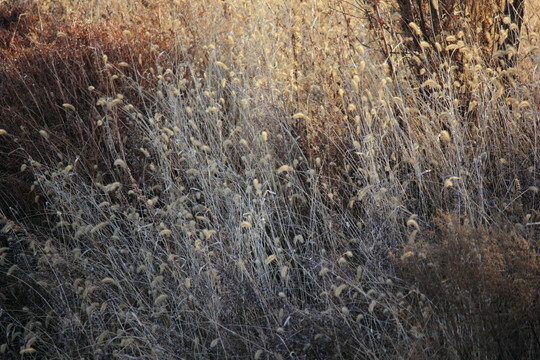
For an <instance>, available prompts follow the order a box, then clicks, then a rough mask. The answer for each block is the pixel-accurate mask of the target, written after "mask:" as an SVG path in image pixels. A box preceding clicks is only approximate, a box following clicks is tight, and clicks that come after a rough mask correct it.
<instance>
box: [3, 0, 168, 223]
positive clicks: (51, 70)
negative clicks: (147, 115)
mask: <svg viewBox="0 0 540 360" xmlns="http://www.w3.org/2000/svg"><path fill="white" fill-rule="evenodd" d="M57 16H58V14H52V13H44V12H40V13H39V12H38V9H37V5H36V4H34V3H30V2H17V3H16V4H15V5H13V4H12V5H8V4H6V3H3V4H2V5H0V63H1V64H2V67H1V68H0V118H1V119H2V124H1V126H0V128H3V129H5V130H6V131H7V132H8V134H9V135H8V136H4V137H3V139H2V140H3V141H2V143H1V144H0V157H2V159H3V161H2V163H1V164H0V212H2V213H4V214H6V215H7V216H13V213H12V212H11V211H8V208H9V207H10V206H11V207H13V204H17V205H16V206H18V207H19V209H17V211H18V212H21V213H25V214H27V216H31V215H32V214H33V213H35V212H36V211H39V209H38V208H37V207H36V205H35V204H33V198H34V197H33V196H29V195H28V194H30V186H31V184H32V177H31V176H30V175H29V174H22V175H21V173H20V167H21V164H22V163H23V161H24V160H26V159H28V158H29V157H31V158H33V159H35V160H38V161H40V162H46V163H49V164H56V162H57V161H58V160H59V159H58V158H57V157H56V154H57V153H58V152H60V153H62V154H64V155H66V154H68V156H69V157H71V158H68V159H65V160H67V161H71V162H73V161H74V160H75V158H78V159H79V160H78V164H79V166H84V167H85V169H86V170H87V171H89V172H91V170H92V166H93V165H94V164H110V163H111V162H110V160H111V159H106V158H103V156H110V154H108V153H107V152H103V149H104V146H106V137H105V136H104V134H103V132H102V131H100V129H98V128H97V125H96V122H97V120H98V119H99V118H100V116H101V115H102V114H101V113H100V112H101V110H100V109H99V108H98V107H96V101H97V99H98V98H99V97H102V96H103V97H112V98H114V97H115V96H116V94H118V93H121V94H123V95H124V96H126V99H127V100H129V102H130V103H131V104H133V105H135V106H136V107H137V105H141V106H140V107H141V108H142V101H143V99H142V98H141V97H140V94H138V93H137V91H136V90H135V88H134V87H133V86H132V85H129V84H128V82H127V81H124V80H125V79H127V78H130V79H132V80H134V81H136V82H137V83H138V84H139V85H143V86H153V85H154V84H152V81H153V80H151V79H152V78H153V77H151V76H149V75H150V72H149V69H150V68H151V67H152V66H155V65H156V61H157V58H158V54H159V51H162V50H166V51H167V50H170V47H171V46H172V45H173V41H172V40H171V39H170V36H166V35H164V34H162V33H156V31H158V30H155V29H147V28H145V27H144V26H142V25H141V24H139V23H137V24H126V23H123V24H120V21H119V20H118V19H115V18H110V19H102V21H101V22H100V23H97V22H92V23H89V22H85V21H83V20H81V19H80V18H78V17H77V16H75V15H64V16H62V17H61V18H58V17H57ZM158 49H159V51H158ZM103 55H106V56H107V57H108V61H107V62H105V59H104V57H103ZM120 62H126V63H128V64H129V66H128V67H119V66H118V64H119V63H120ZM113 75H117V76H119V77H118V79H116V80H114V79H113V78H112V76H113ZM89 86H93V87H95V90H94V91H89V90H88V88H89ZM66 103H67V104H71V105H73V106H74V107H75V108H76V111H75V112H74V111H70V110H69V109H66V108H64V107H63V106H62V105H63V104H66ZM114 121H115V123H116V124H115V126H116V127H117V128H118V132H117V133H116V134H117V135H118V136H116V138H115V141H116V142H117V143H115V144H114V146H115V147H118V148H117V149H116V151H118V153H123V152H124V151H123V150H125V149H128V151H125V152H126V154H127V155H126V158H127V160H129V161H131V162H137V161H138V158H137V157H136V156H135V155H133V153H134V152H133V151H129V149H136V148H138V147H140V144H136V143H135V141H136V138H137V137H135V136H133V135H134V134H132V133H131V131H132V130H130V126H129V123H128V120H127V119H126V116H124V115H122V114H121V113H119V114H116V115H115V119H114ZM40 130H45V131H46V132H47V133H48V135H49V138H48V140H47V139H44V138H42V137H41V136H40V135H39V131H40ZM122 138H126V139H127V141H126V142H125V143H122V140H121V139H122ZM112 160H113V161H114V159H112ZM100 166H101V165H100ZM136 168H137V169H139V168H140V167H136ZM32 209H33V210H34V211H32Z"/></svg>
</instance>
